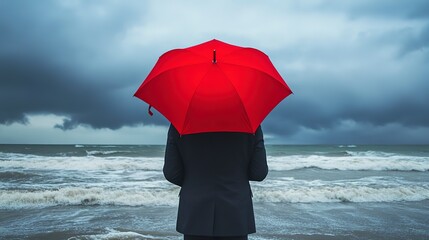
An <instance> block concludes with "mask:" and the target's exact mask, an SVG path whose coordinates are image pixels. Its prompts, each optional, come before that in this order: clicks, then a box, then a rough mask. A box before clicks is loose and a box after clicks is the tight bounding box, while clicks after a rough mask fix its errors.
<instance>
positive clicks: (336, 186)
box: [252, 177, 429, 203]
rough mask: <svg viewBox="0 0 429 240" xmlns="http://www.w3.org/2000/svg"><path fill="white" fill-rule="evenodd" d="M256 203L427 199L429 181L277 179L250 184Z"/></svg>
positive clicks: (393, 179)
mask: <svg viewBox="0 0 429 240" xmlns="http://www.w3.org/2000/svg"><path fill="white" fill-rule="evenodd" d="M252 186H253V189H254V197H255V198H254V199H255V201H257V202H290V203H298V202H299V203H310V202H395V201H422V200H426V199H429V183H426V182H419V183H417V182H410V181H405V180H402V179H401V178H397V177H364V178H360V179H348V180H335V181H323V180H312V181H308V180H300V179H294V178H279V179H275V180H274V179H273V180H266V181H264V182H261V183H254V184H252Z"/></svg>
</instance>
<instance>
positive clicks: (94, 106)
mask: <svg viewBox="0 0 429 240" xmlns="http://www.w3.org/2000/svg"><path fill="white" fill-rule="evenodd" d="M70 3H73V2H72V1H71V2H70ZM75 3H79V2H78V1H75ZM92 3H93V2H88V3H85V6H82V7H79V6H60V1H42V2H36V1H2V2H1V3H0V4H1V7H0V31H1V32H2V35H1V38H0V79H1V83H0V86H1V88H0V108H1V112H0V123H12V122H15V121H18V122H25V121H26V120H25V114H32V113H33V114H34V113H54V114H58V115H64V116H67V117H69V119H65V120H64V124H63V125H58V126H57V127H58V128H61V129H71V128H74V127H76V126H78V125H79V124H86V125H90V126H92V127H94V128H111V129H117V128H120V127H122V126H124V125H132V124H136V123H139V122H141V120H142V119H145V116H144V115H145V112H144V110H143V105H141V103H140V102H138V101H135V100H136V99H134V98H133V97H132V95H133V93H134V91H135V88H136V87H137V86H138V81H141V80H142V79H143V78H144V75H143V74H144V73H145V72H147V71H148V69H146V70H145V69H144V68H145V67H146V68H149V67H148V66H145V65H144V64H142V61H141V59H143V58H144V57H145V53H144V52H140V53H139V52H136V54H135V55H130V56H129V57H128V59H124V58H122V59H121V58H120V59H117V58H116V57H117V56H116V51H117V52H119V51H120V49H118V50H116V49H115V48H117V47H118V45H119V43H118V38H117V36H120V35H123V34H124V30H125V29H124V26H125V25H127V24H129V23H131V22H132V21H134V20H135V19H136V18H137V17H138V16H139V14H141V13H144V4H140V3H139V4H136V3H135V2H129V3H132V4H131V5H135V7H136V8H139V9H138V11H136V9H134V10H133V7H132V6H131V7H130V6H125V5H119V6H110V7H109V8H105V7H104V3H106V4H107V3H108V2H94V4H92ZM95 3H98V4H95ZM110 3H113V4H112V5H115V4H114V2H110ZM116 3H117V2H116ZM107 5H109V4H107ZM124 8H125V9H124ZM97 11H99V16H97ZM139 54H140V56H139ZM118 55H119V54H118ZM138 109H142V111H140V112H139V111H138ZM147 120H148V121H149V120H150V121H153V119H147ZM155 120H159V119H157V118H155Z"/></svg>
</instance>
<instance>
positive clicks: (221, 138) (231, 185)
mask: <svg viewBox="0 0 429 240" xmlns="http://www.w3.org/2000/svg"><path fill="white" fill-rule="evenodd" d="M163 171H164V176H165V178H166V179H167V180H168V181H170V182H171V183H174V184H176V185H178V186H181V190H180V193H179V196H180V201H179V210H178V217H177V227H176V230H177V231H178V232H180V233H183V234H184V239H185V240H196V239H200V240H206V239H207V240H208V239H218V240H221V239H235V240H239V239H240V240H241V239H247V235H248V234H250V233H254V232H256V228H255V219H254V213H253V204H252V191H251V189H250V185H249V180H250V181H262V180H263V179H264V178H265V177H266V175H267V173H268V166H267V159H266V152H265V146H264V139H263V133H262V130H261V127H260V126H259V127H258V129H257V130H256V133H255V134H248V133H238V132H212V133H198V134H189V135H182V136H180V135H179V133H178V131H177V130H176V129H175V128H174V127H173V126H172V125H170V129H169V131H168V139H167V146H166V151H165V163H164V169H163Z"/></svg>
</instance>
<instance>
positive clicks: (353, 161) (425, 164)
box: [268, 152, 429, 171]
mask: <svg viewBox="0 0 429 240" xmlns="http://www.w3.org/2000/svg"><path fill="white" fill-rule="evenodd" d="M348 155H349V156H336V157H329V156H322V155H291V156H280V157H273V156H269V157H268V165H269V167H270V170H275V171H284V170H295V169H303V168H320V169H327V170H374V171H392V170H393V171H429V157H419V156H401V155H394V154H390V153H383V152H348Z"/></svg>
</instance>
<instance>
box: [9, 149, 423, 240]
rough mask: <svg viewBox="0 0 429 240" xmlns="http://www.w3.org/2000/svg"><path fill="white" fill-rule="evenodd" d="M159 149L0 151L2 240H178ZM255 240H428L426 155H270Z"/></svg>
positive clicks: (174, 190)
mask: <svg viewBox="0 0 429 240" xmlns="http://www.w3.org/2000/svg"><path fill="white" fill-rule="evenodd" d="M164 148H165V147H164V146H122V145H120V146H115V145H110V146H100V145H0V238H4V239H21V238H28V239H180V237H179V235H178V234H177V233H175V231H174V229H175V220H176V219H175V218H176V214H177V210H176V208H177V203H178V197H177V195H178V191H179V189H178V187H175V186H173V185H172V184H169V183H168V182H167V181H165V180H164V178H163V175H162V166H163V156H164ZM267 154H268V165H269V168H270V173H269V175H268V177H267V179H266V180H265V181H263V182H260V183H252V184H251V185H252V189H253V194H254V198H253V201H254V203H255V214H256V220H257V231H258V233H257V234H254V235H252V237H251V239H344V238H347V239H382V238H385V239H392V238H393V239H395V238H396V239H403V238H404V237H405V238H413V239H420V238H421V239H424V238H427V237H429V228H428V227H427V226H429V207H428V205H429V204H428V203H429V146H425V145H423V146H355V145H326V146H277V145H276V146H267Z"/></svg>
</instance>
